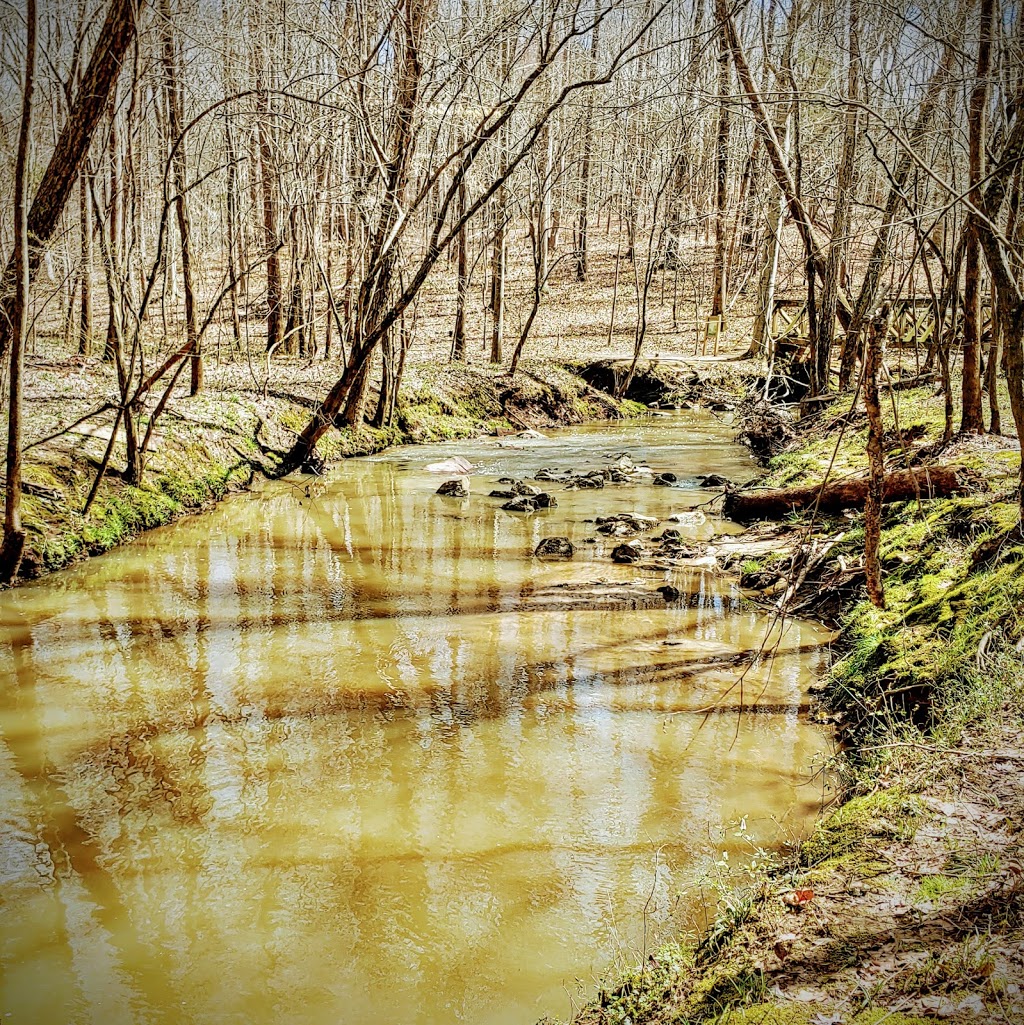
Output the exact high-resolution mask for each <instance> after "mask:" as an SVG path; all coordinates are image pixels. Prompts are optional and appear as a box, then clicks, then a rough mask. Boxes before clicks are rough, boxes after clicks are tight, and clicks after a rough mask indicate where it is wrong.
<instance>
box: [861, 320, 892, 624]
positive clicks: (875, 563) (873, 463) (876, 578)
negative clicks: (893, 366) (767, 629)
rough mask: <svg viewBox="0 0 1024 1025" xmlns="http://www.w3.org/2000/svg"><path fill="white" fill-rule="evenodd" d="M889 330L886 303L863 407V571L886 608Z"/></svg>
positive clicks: (867, 357) (874, 598)
mask: <svg viewBox="0 0 1024 1025" xmlns="http://www.w3.org/2000/svg"><path fill="white" fill-rule="evenodd" d="M888 331H889V306H888V304H886V305H885V306H884V307H883V308H882V310H881V311H880V312H879V315H878V316H877V317H876V318H875V319H874V320H873V321H872V322H871V327H870V328H869V330H868V340H867V346H866V348H865V353H864V409H865V410H866V412H867V415H868V444H867V455H868V470H869V476H868V488H867V494H866V496H865V500H864V570H865V574H866V576H867V587H868V597H869V598H870V599H871V603H872V604H873V605H875V606H876V607H877V608H880V609H884V608H885V590H884V589H883V587H882V565H881V563H880V562H879V559H878V544H879V541H880V540H881V537H882V502H883V500H884V498H885V424H884V423H883V421H882V407H881V404H880V403H879V401H878V372H879V370H880V369H881V367H882V349H883V346H884V345H885V336H886V334H888Z"/></svg>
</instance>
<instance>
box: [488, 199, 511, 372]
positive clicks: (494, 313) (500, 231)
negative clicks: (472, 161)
mask: <svg viewBox="0 0 1024 1025" xmlns="http://www.w3.org/2000/svg"><path fill="white" fill-rule="evenodd" d="M507 213H508V211H507V203H506V192H505V187H504V186H502V187H501V188H500V189H498V192H497V194H496V195H495V197H494V242H493V243H492V249H491V362H492V363H495V364H499V363H501V362H502V360H503V359H504V356H503V353H502V350H503V348H504V344H505V262H506V258H507V255H508V246H507V243H506V240H505V219H506V216H507Z"/></svg>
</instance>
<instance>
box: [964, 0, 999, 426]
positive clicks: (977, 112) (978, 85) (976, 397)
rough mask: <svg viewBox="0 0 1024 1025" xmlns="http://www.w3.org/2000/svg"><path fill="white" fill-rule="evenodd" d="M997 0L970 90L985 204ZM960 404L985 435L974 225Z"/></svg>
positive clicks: (986, 20) (985, 1) (989, 9)
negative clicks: (986, 142)
mask: <svg viewBox="0 0 1024 1025" xmlns="http://www.w3.org/2000/svg"><path fill="white" fill-rule="evenodd" d="M994 10H995V0H979V5H978V11H979V35H978V71H977V76H976V78H975V80H974V88H973V89H972V90H971V100H970V107H969V111H968V116H967V124H968V184H969V185H970V192H969V193H968V198H969V200H970V202H971V203H972V204H973V205H974V206H976V207H980V206H981V205H982V204H983V203H984V189H983V181H982V179H983V177H984V173H985V136H986V131H985V122H986V106H987V104H988V76H989V69H990V67H991V63H992V19H993V13H994ZM960 399H961V403H960V430H961V432H963V433H964V434H982V433H984V430H985V418H984V414H983V413H982V393H981V245H980V243H979V239H978V230H977V227H976V225H975V224H974V222H973V219H972V221H971V223H970V224H969V225H968V228H967V248H966V251H965V252H964V370H963V384H962V389H961V396H960Z"/></svg>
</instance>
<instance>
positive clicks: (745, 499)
mask: <svg viewBox="0 0 1024 1025" xmlns="http://www.w3.org/2000/svg"><path fill="white" fill-rule="evenodd" d="M974 483H975V482H974V478H973V476H972V474H971V473H969V472H968V471H967V470H965V469H964V468H963V467H961V466H928V467H919V468H915V469H912V470H895V471H893V472H892V473H888V474H886V475H885V490H884V492H883V495H882V501H883V502H885V503H889V502H907V501H913V500H914V499H917V498H948V497H949V496H950V495H963V494H966V493H967V492H968V491H970V490H971V488H972V486H973V484H974ZM867 493H868V478H867V477H855V478H853V479H852V480H846V481H842V482H840V483H836V484H826V485H825V486H824V487H822V485H821V484H813V485H811V486H810V487H797V488H760V489H752V490H748V491H732V490H728V491H726V493H725V505H724V511H725V515H726V516H727V517H728V518H729V519H730V520H736V521H737V522H738V523H751V522H753V521H754V520H780V519H782V518H783V517H784V516H786V515H787V514H789V513H791V512H800V511H801V510H803V509H811V508H815V507H817V509H818V510H819V511H820V512H823V513H837V512H842V511H843V510H844V509H861V508H863V507H864V500H865V499H866V498H867Z"/></svg>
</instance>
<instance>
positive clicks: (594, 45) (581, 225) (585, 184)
mask: <svg viewBox="0 0 1024 1025" xmlns="http://www.w3.org/2000/svg"><path fill="white" fill-rule="evenodd" d="M595 6H596V5H595ZM599 39H600V23H598V24H595V26H594V28H593V30H592V31H591V34H590V70H591V74H593V71H594V69H595V68H596V67H597V52H598V46H599ZM593 151H594V94H593V92H590V93H588V94H587V109H586V115H585V117H584V123H583V158H582V160H581V161H580V204H579V221H578V222H577V227H576V280H577V281H586V280H587V258H588V255H589V254H588V249H589V245H590V241H589V234H590V164H591V160H592V158H593Z"/></svg>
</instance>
